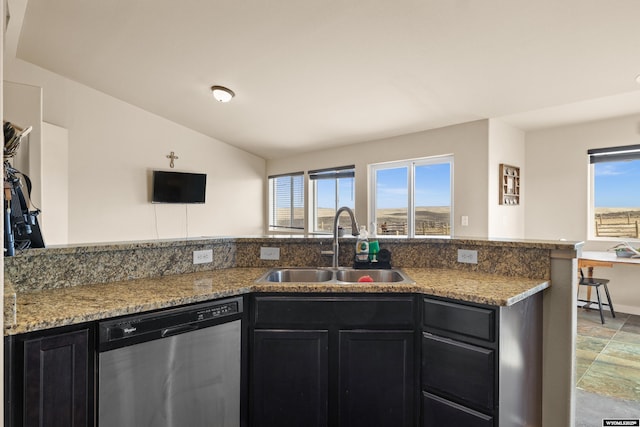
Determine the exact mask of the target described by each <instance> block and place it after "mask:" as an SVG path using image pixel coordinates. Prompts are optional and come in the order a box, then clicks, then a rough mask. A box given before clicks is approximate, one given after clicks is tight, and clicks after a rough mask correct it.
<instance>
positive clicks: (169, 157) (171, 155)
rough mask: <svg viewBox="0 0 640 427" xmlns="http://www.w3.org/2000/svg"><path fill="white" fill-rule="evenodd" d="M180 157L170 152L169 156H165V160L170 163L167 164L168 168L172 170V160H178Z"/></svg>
mask: <svg viewBox="0 0 640 427" xmlns="http://www.w3.org/2000/svg"><path fill="white" fill-rule="evenodd" d="M179 158H180V157H178V156H176V155H175V153H174V152H173V151H172V152H171V153H170V154H169V155H167V159H171V161H170V162H169V167H171V168H173V167H174V166H175V165H174V164H173V161H174V160H177V159H179Z"/></svg>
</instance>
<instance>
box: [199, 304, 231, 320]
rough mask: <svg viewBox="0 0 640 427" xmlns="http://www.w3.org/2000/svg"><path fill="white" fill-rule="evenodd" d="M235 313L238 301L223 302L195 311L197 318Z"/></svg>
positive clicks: (203, 318) (210, 317)
mask: <svg viewBox="0 0 640 427" xmlns="http://www.w3.org/2000/svg"><path fill="white" fill-rule="evenodd" d="M235 313H239V308H238V302H237V301H231V302H228V303H225V304H219V305H214V306H212V307H207V308H203V309H202V310H198V311H197V312H196V317H197V319H198V320H205V319H215V318H216V317H220V316H226V315H229V314H235Z"/></svg>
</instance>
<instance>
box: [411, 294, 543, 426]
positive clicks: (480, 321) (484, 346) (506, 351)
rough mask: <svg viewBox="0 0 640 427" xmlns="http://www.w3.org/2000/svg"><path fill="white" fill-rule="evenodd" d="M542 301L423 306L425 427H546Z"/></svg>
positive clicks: (431, 302)
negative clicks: (543, 411) (542, 400)
mask: <svg viewBox="0 0 640 427" xmlns="http://www.w3.org/2000/svg"><path fill="white" fill-rule="evenodd" d="M541 319H542V295H541V294H536V295H533V296H531V297H529V298H527V299H525V300H522V301H520V302H517V303H515V304H513V305H510V306H501V307H493V306H485V305H479V304H471V303H462V302H459V301H451V300H446V299H439V298H424V300H423V322H422V323H423V326H422V328H423V332H422V374H421V378H422V381H421V383H422V425H423V427H437V426H438V427H439V426H442V425H455V426H462V427H465V426H469V427H498V426H499V427H517V426H523V425H540V424H541V423H542V410H541V408H542V404H541V399H542V393H541V377H542V358H541V349H542V329H541Z"/></svg>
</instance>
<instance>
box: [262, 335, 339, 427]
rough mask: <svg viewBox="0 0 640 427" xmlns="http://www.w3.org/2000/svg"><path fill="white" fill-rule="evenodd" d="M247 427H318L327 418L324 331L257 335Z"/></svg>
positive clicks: (325, 424)
mask: <svg viewBox="0 0 640 427" xmlns="http://www.w3.org/2000/svg"><path fill="white" fill-rule="evenodd" d="M253 344H254V345H253V351H252V375H251V383H252V385H251V391H252V397H251V399H252V409H253V411H252V425H253V426H255V427H258V426H261V427H262V426H264V427H267V426H268V427H289V426H290V427H301V426H305V427H322V426H327V425H328V423H327V419H328V372H329V369H328V351H329V350H328V344H329V339H328V331H326V330H308V331H307V330H305V331H294V330H256V331H254V333H253Z"/></svg>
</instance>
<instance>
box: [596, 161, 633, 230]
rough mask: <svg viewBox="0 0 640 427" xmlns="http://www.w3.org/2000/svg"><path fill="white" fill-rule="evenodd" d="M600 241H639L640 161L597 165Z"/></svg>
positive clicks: (597, 212)
mask: <svg viewBox="0 0 640 427" xmlns="http://www.w3.org/2000/svg"><path fill="white" fill-rule="evenodd" d="M593 185H594V191H593V193H594V214H595V218H594V221H595V228H594V231H595V236H596V237H619V238H621V239H624V238H638V237H640V236H639V235H638V227H639V224H640V160H623V161H613V162H602V163H596V164H594V183H593Z"/></svg>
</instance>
